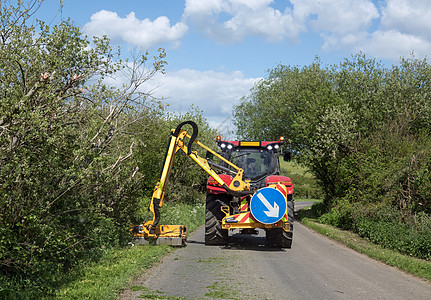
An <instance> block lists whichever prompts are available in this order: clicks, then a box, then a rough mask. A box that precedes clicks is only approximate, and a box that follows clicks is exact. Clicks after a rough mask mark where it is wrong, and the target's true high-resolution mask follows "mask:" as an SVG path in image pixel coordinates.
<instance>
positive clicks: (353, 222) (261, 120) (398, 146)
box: [234, 53, 431, 257]
mask: <svg viewBox="0 0 431 300" xmlns="http://www.w3.org/2000/svg"><path fill="white" fill-rule="evenodd" d="M430 81H431V66H430V64H429V63H428V61H427V60H426V59H424V60H418V59H415V58H414V57H411V58H408V59H406V58H402V59H401V60H400V63H399V65H394V66H392V67H391V68H387V67H384V66H383V65H381V64H380V63H379V62H377V61H375V60H374V59H369V58H367V57H366V56H365V54H363V53H359V54H356V55H354V56H353V57H352V58H350V59H345V60H344V61H343V62H341V63H340V64H338V65H334V66H322V65H321V63H320V61H319V59H316V60H315V61H314V62H313V63H312V64H311V65H310V66H304V67H302V68H299V67H291V66H283V65H279V66H277V67H275V68H273V69H272V70H269V73H268V76H267V78H265V79H263V80H261V81H260V82H259V83H257V84H256V85H255V86H254V88H253V89H252V90H251V94H250V95H249V96H247V97H245V98H243V99H242V101H241V102H240V103H239V104H238V105H237V106H236V108H235V109H234V117H235V123H236V125H237V127H238V134H239V135H240V136H241V137H244V138H249V139H263V138H275V137H276V136H279V135H284V136H286V138H287V140H288V142H289V143H290V145H289V147H290V148H291V149H292V150H293V151H292V152H293V153H296V154H297V155H296V158H295V159H296V160H298V161H299V162H300V163H302V164H303V165H304V166H305V167H307V168H308V169H309V170H310V171H311V173H312V174H313V175H314V176H315V177H316V179H317V181H318V183H319V185H320V187H321V188H322V190H323V192H324V205H325V211H326V212H327V214H326V215H323V216H322V217H321V221H324V222H326V223H329V224H332V225H335V226H339V227H342V228H346V229H356V230H359V227H358V226H359V224H360V223H361V222H362V220H364V219H366V220H371V222H375V221H377V219H373V218H372V217H371V216H370V215H368V211H369V207H378V208H379V209H378V210H379V211H380V210H382V211H384V208H388V209H390V210H393V209H394V210H395V212H396V215H397V217H396V218H397V221H396V223H395V224H392V223H391V224H392V225H391V226H390V227H392V228H396V229H395V230H394V232H395V231H397V230H398V231H399V232H400V233H406V231H405V230H404V229H403V228H407V229H406V230H407V232H409V234H410V235H411V236H414V235H413V233H412V232H414V231H415V230H416V231H417V232H419V235H420V236H421V238H417V239H418V240H420V239H422V237H423V238H425V239H427V241H428V239H429V238H430V237H429V236H428V235H426V234H425V232H424V231H422V230H417V228H418V226H419V227H420V225H419V223H417V222H416V220H417V217H416V216H418V215H420V214H424V215H426V216H429V215H430V214H431V202H430V199H431V198H430V195H431V194H430V188H431V181H430V179H431V177H430V176H431V175H430V168H429V166H430V157H431V152H430V149H431V147H430V146H431V132H430V128H431V127H430V122H431V105H430V103H431V93H430V89H431V85H430ZM358 212H361V213H362V215H361V214H359V213H358ZM362 223H363V224H365V223H366V222H365V221H364V222H362ZM362 223H361V224H362ZM366 224H368V223H366ZM368 225H369V224H368ZM368 225H367V226H366V227H368ZM379 226H380V225H379V224H376V228H375V229H376V230H377V229H378V228H377V227H379ZM381 228H384V226H382V227H381ZM365 231H367V232H372V231H373V230H365ZM383 231H385V232H386V233H387V235H388V236H389V235H392V233H389V231H388V230H386V229H385V230H383ZM383 235H384V236H386V234H383ZM376 241H378V242H382V240H381V239H380V238H379V239H377V238H376ZM382 243H383V242H382ZM390 243H395V244H396V243H397V242H396V241H395V240H393V241H392V242H390ZM420 243H422V244H424V245H428V242H420ZM391 247H392V246H391ZM394 247H395V248H402V247H405V248H406V249H408V248H409V247H408V246H407V245H404V246H394ZM413 252H414V253H415V255H416V254H417V255H420V256H421V257H427V255H428V254H427V253H423V252H421V251H419V250H418V251H413ZM420 253H421V254H420Z"/></svg>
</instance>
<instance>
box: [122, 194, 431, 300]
mask: <svg viewBox="0 0 431 300" xmlns="http://www.w3.org/2000/svg"><path fill="white" fill-rule="evenodd" d="M301 205H304V203H301V202H297V203H296V206H297V208H299V207H301ZM133 285H135V286H142V288H141V289H139V290H137V291H126V292H125V293H123V294H122V295H121V299H146V297H145V294H147V295H149V296H148V298H151V299H155V298H154V297H155V296H156V295H159V297H160V298H161V299H431V284H430V283H428V282H425V281H422V280H419V279H416V278H414V277H412V276H410V275H407V274H404V273H402V272H400V271H398V270H396V269H394V268H392V267H388V266H386V265H383V264H381V263H379V262H376V261H374V260H371V259H369V258H368V257H366V256H364V255H361V254H358V253H356V252H354V251H353V250H350V249H348V248H346V247H344V246H342V245H340V244H338V243H337V242H334V241H332V240H330V239H328V238H326V237H324V236H321V235H319V234H317V233H315V232H313V231H312V230H310V229H308V228H306V227H304V226H303V225H301V224H299V223H295V226H294V238H293V246H292V249H284V250H282V249H277V248H268V247H266V246H265V236H264V232H263V231H262V232H260V233H259V235H258V236H240V235H239V234H237V235H235V234H234V235H232V236H231V241H230V245H229V246H227V247H221V246H205V245H204V228H203V227H202V228H200V229H199V230H198V231H196V232H195V233H194V234H193V235H191V236H190V237H189V239H188V245H187V247H185V248H181V249H178V250H176V251H174V252H173V253H172V254H170V255H169V256H168V257H166V258H165V259H164V261H163V262H162V263H161V264H160V265H158V266H157V267H155V268H153V269H151V270H150V272H148V273H147V274H144V275H143V276H142V278H140V279H138V280H137V281H136V282H135V283H134V284H133ZM136 289H137V288H136ZM139 296H140V297H139ZM138 297H139V298H138ZM156 299H157V298H156Z"/></svg>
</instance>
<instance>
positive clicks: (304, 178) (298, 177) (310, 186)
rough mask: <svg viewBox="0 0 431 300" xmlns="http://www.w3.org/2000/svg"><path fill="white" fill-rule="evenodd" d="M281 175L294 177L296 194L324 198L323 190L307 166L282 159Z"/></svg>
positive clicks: (304, 196)
mask: <svg viewBox="0 0 431 300" xmlns="http://www.w3.org/2000/svg"><path fill="white" fill-rule="evenodd" d="M280 168H281V175H284V176H288V177H290V179H292V183H293V187H294V190H295V195H296V197H298V198H305V199H308V198H310V199H313V198H322V195H323V193H322V190H321V188H320V186H319V185H318V184H317V181H316V179H315V178H314V176H313V174H311V172H309V171H308V169H307V168H305V167H303V166H301V165H300V164H298V163H297V162H294V161H290V162H287V161H284V160H282V159H280Z"/></svg>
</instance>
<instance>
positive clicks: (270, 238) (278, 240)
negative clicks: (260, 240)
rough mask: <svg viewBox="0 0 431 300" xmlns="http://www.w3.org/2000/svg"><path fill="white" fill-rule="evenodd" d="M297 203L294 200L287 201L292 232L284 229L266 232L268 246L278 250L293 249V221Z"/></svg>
mask: <svg viewBox="0 0 431 300" xmlns="http://www.w3.org/2000/svg"><path fill="white" fill-rule="evenodd" d="M294 209H295V203H294V202H293V200H291V201H287V218H288V222H289V223H290V232H286V231H284V230H283V229H282V228H274V229H267V230H266V242H267V244H268V246H271V247H277V248H289V249H290V248H292V241H293V220H294Z"/></svg>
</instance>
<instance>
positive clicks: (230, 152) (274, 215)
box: [205, 136, 294, 248]
mask: <svg viewBox="0 0 431 300" xmlns="http://www.w3.org/2000/svg"><path fill="white" fill-rule="evenodd" d="M283 143H284V137H280V139H279V140H278V141H269V142H268V141H261V142H251V141H225V140H221V137H220V136H218V137H217V145H218V147H219V148H220V150H221V155H222V156H223V158H225V159H226V160H227V161H229V162H231V163H232V164H234V165H236V166H237V167H238V168H241V169H242V170H244V172H243V179H244V181H246V182H248V183H249V188H250V190H252V191H256V192H255V193H254V194H252V195H247V196H233V195H231V194H229V192H227V191H226V190H225V189H224V188H223V187H222V186H220V184H219V183H218V182H217V181H216V180H214V178H213V177H209V178H208V181H207V195H206V216H205V244H206V245H223V244H226V243H228V236H229V231H231V230H233V229H239V232H240V233H244V234H256V233H257V230H256V229H257V228H261V229H264V230H265V232H266V239H267V244H268V245H270V246H275V247H282V248H290V247H291V245H292V237H293V232H292V230H293V219H294V199H293V185H292V181H291V179H290V178H289V177H285V176H281V175H280V163H279V156H280V154H281V146H282V145H283ZM209 156H210V158H212V156H211V155H209ZM210 158H207V159H210ZM283 158H284V159H285V160H289V159H290V154H289V153H286V155H283ZM209 164H210V165H212V166H214V167H218V169H221V170H223V173H222V174H219V177H220V178H221V179H222V180H223V181H224V182H225V183H226V185H230V184H232V181H233V175H235V171H232V170H231V168H229V166H228V164H226V162H224V161H222V162H220V163H218V164H217V163H214V162H212V161H209Z"/></svg>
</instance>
